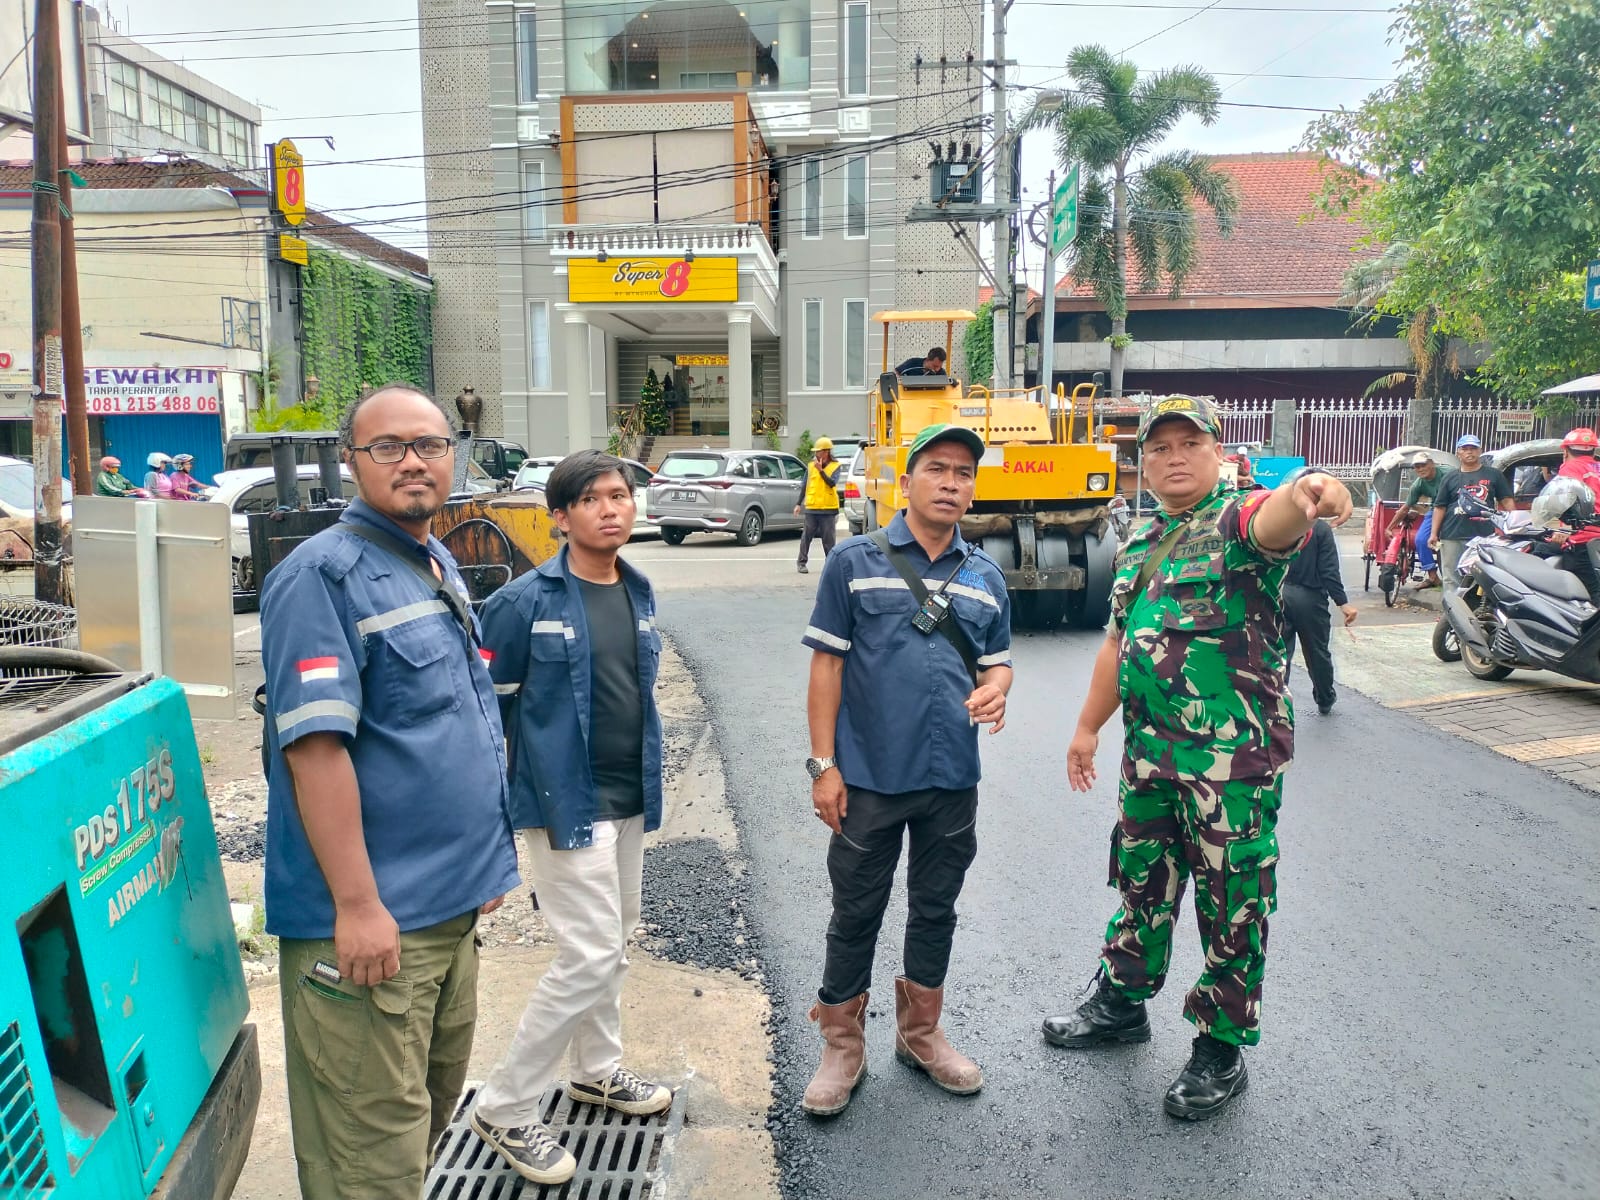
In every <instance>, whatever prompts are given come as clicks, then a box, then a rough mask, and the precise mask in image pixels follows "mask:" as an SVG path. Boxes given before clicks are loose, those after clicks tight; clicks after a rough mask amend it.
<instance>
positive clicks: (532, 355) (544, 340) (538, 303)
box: [528, 300, 551, 392]
mask: <svg viewBox="0 0 1600 1200" xmlns="http://www.w3.org/2000/svg"><path fill="white" fill-rule="evenodd" d="M528 386H529V388H530V389H532V390H533V391H536V392H546V391H549V390H550V386H551V384H550V306H549V304H547V303H545V301H543V300H535V301H533V303H531V304H529V305H528Z"/></svg>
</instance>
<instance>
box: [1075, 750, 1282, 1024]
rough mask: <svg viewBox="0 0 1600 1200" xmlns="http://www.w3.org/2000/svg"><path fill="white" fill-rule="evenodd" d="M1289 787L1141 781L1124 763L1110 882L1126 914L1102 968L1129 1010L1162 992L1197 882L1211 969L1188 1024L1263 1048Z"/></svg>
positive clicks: (1116, 920)
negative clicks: (1271, 919)
mask: <svg viewBox="0 0 1600 1200" xmlns="http://www.w3.org/2000/svg"><path fill="white" fill-rule="evenodd" d="M1282 798H1283V777H1282V776H1281V775H1280V776H1277V777H1275V778H1272V779H1251V780H1229V781H1221V780H1205V779H1186V780H1181V781H1175V780H1169V779H1135V778H1134V777H1133V766H1132V764H1131V763H1129V762H1127V761H1126V760H1124V762H1123V764H1122V784H1121V790H1120V796H1119V806H1120V809H1121V815H1120V817H1119V819H1118V821H1117V827H1116V829H1115V830H1113V831H1112V837H1111V868H1110V879H1109V881H1108V882H1109V883H1110V884H1111V886H1113V887H1115V888H1117V890H1118V891H1119V892H1120V893H1121V896H1122V907H1121V908H1119V909H1118V910H1117V915H1116V916H1114V917H1113V918H1112V919H1111V923H1110V925H1108V926H1107V927H1106V945H1105V950H1104V951H1103V952H1102V954H1101V962H1102V964H1103V965H1104V967H1105V971H1106V973H1107V975H1109V977H1110V979H1111V982H1112V983H1113V984H1114V985H1115V986H1116V987H1117V989H1118V990H1119V991H1121V992H1122V993H1123V994H1124V995H1126V996H1127V997H1128V999H1130V1000H1148V999H1149V998H1150V997H1151V996H1154V995H1155V994H1156V993H1157V992H1158V991H1160V990H1161V985H1162V983H1163V982H1164V981H1165V979H1166V974H1167V967H1168V964H1169V963H1171V961H1172V932H1173V928H1174V926H1175V925H1176V923H1177V918H1178V909H1179V907H1180V905H1181V904H1182V902H1183V892H1184V888H1185V886H1186V885H1187V883H1188V880H1189V876H1190V875H1193V876H1194V881H1195V886H1194V892H1195V896H1194V900H1195V903H1194V909H1195V919H1196V921H1197V923H1198V924H1199V926H1200V943H1201V945H1202V947H1203V948H1204V950H1205V968H1204V969H1203V970H1202V971H1201V972H1200V978H1199V979H1198V980H1196V981H1195V985H1194V987H1192V988H1191V989H1190V990H1189V994H1188V995H1187V996H1186V997H1185V998H1184V1003H1183V1015H1184V1016H1185V1017H1187V1018H1188V1019H1189V1020H1190V1021H1192V1022H1193V1023H1194V1025H1195V1027H1196V1028H1197V1029H1199V1030H1200V1032H1202V1033H1208V1034H1210V1035H1211V1036H1212V1037H1214V1038H1216V1039H1217V1040H1218V1041H1223V1042H1232V1043H1234V1044H1235V1045H1244V1046H1253V1045H1255V1044H1256V1042H1258V1041H1259V1040H1260V1038H1261V980H1262V977H1263V975H1265V973H1266V965H1267V917H1268V916H1269V915H1271V913H1272V912H1273V911H1274V910H1275V909H1276V908H1277V888H1276V882H1275V878H1274V876H1275V873H1276V869H1277V861H1278V836H1277V834H1276V832H1274V830H1275V828H1276V826H1277V822H1278V805H1279V803H1280V802H1281V800H1282Z"/></svg>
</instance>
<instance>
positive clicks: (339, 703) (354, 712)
mask: <svg viewBox="0 0 1600 1200" xmlns="http://www.w3.org/2000/svg"><path fill="white" fill-rule="evenodd" d="M315 717H343V718H344V719H345V720H347V721H349V722H350V724H352V725H359V724H360V723H361V710H360V709H358V708H357V707H356V706H355V705H354V704H351V703H349V702H348V701H346V700H313V701H311V702H310V703H308V704H302V705H301V706H300V707H299V708H291V709H290V710H289V711H288V712H286V713H283V714H282V715H281V716H279V717H278V736H279V737H282V736H283V735H284V734H286V733H288V732H289V730H291V729H293V728H294V727H295V726H296V725H303V724H305V723H306V722H307V721H310V720H312V719H313V718H315Z"/></svg>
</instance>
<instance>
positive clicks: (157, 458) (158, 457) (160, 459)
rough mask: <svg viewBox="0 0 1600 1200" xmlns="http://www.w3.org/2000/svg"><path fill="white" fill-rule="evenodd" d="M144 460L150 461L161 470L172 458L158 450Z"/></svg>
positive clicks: (151, 464)
mask: <svg viewBox="0 0 1600 1200" xmlns="http://www.w3.org/2000/svg"><path fill="white" fill-rule="evenodd" d="M144 461H145V462H147V463H149V464H150V466H152V467H153V468H155V469H156V470H158V471H159V470H160V469H161V468H162V467H164V466H166V465H167V464H168V463H169V462H171V461H172V460H171V459H170V458H168V457H167V456H166V455H165V454H163V453H161V451H159V450H157V451H156V452H155V453H154V454H152V455H151V456H150V457H149V458H147V459H145V460H144Z"/></svg>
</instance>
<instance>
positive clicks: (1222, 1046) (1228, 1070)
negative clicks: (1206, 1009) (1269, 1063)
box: [1163, 1033, 1250, 1121]
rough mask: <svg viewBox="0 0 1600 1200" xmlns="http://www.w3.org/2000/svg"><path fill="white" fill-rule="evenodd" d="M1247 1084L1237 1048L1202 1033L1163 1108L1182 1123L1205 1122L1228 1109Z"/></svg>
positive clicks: (1248, 1082)
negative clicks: (1231, 1101) (1182, 1120)
mask: <svg viewBox="0 0 1600 1200" xmlns="http://www.w3.org/2000/svg"><path fill="white" fill-rule="evenodd" d="M1249 1084H1250V1076H1249V1075H1248V1074H1246V1073H1245V1069H1244V1054H1243V1053H1242V1052H1241V1051H1240V1049H1239V1047H1238V1046H1235V1045H1233V1044H1232V1043H1230V1042H1219V1041H1217V1039H1216V1038H1214V1037H1211V1036H1210V1035H1209V1034H1204V1033H1202V1034H1201V1035H1200V1036H1199V1037H1197V1038H1195V1040H1194V1053H1193V1054H1191V1055H1190V1056H1189V1065H1188V1066H1186V1067H1184V1069H1183V1073H1182V1074H1181V1075H1179V1076H1178V1077H1177V1078H1176V1079H1174V1080H1173V1081H1172V1086H1171V1087H1169V1088H1168V1089H1167V1098H1166V1100H1165V1101H1164V1103H1163V1107H1164V1108H1165V1109H1166V1110H1167V1112H1168V1113H1170V1114H1171V1115H1172V1116H1174V1117H1182V1118H1183V1119H1184V1120H1185V1121H1204V1120H1206V1119H1207V1118H1208V1117H1214V1116H1216V1115H1217V1114H1218V1113H1219V1112H1221V1111H1222V1110H1223V1109H1225V1108H1227V1107H1228V1101H1230V1100H1232V1099H1233V1098H1234V1097H1235V1096H1237V1095H1238V1094H1239V1093H1240V1092H1242V1091H1244V1089H1245V1088H1246V1087H1248V1086H1249Z"/></svg>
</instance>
